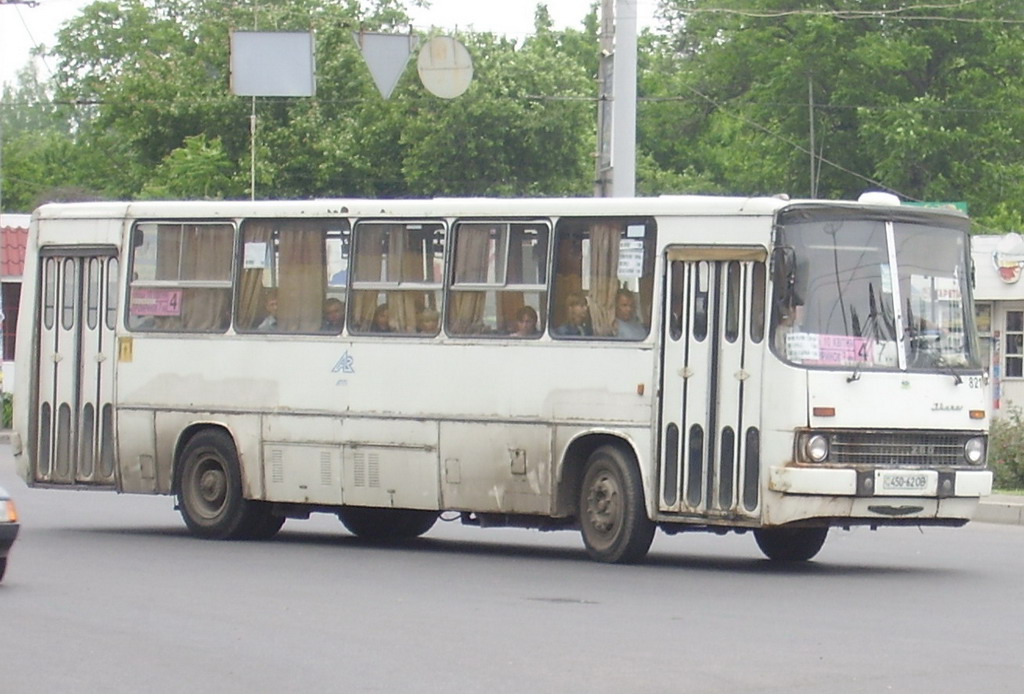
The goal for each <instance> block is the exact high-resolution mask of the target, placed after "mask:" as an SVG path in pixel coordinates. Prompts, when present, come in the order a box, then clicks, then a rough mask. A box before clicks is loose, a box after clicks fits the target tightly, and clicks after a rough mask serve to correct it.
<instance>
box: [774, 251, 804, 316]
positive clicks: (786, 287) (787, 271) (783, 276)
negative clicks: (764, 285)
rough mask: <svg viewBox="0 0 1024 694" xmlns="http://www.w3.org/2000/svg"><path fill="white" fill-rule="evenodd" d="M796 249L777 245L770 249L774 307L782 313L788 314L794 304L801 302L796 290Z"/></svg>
mask: <svg viewBox="0 0 1024 694" xmlns="http://www.w3.org/2000/svg"><path fill="white" fill-rule="evenodd" d="M796 267H797V261H796V251H795V250H793V249H792V248H791V247H789V246H779V247H777V248H775V249H774V250H773V251H772V266H771V271H772V284H774V285H775V289H774V296H775V307H776V310H778V311H779V312H780V313H781V314H782V315H789V312H790V310H792V308H793V307H794V306H799V305H800V304H802V303H803V299H802V298H801V297H799V296H797V291H796Z"/></svg>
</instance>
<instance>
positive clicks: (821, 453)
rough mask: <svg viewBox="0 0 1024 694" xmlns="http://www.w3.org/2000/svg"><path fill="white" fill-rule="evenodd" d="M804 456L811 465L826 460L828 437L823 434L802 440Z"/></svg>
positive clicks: (812, 435)
mask: <svg viewBox="0 0 1024 694" xmlns="http://www.w3.org/2000/svg"><path fill="white" fill-rule="evenodd" d="M804 456H806V458H807V460H809V461H811V462H812V463H822V462H824V461H825V460H827V459H828V437H827V436H824V435H823V434H811V435H810V436H808V437H807V438H805V439H804Z"/></svg>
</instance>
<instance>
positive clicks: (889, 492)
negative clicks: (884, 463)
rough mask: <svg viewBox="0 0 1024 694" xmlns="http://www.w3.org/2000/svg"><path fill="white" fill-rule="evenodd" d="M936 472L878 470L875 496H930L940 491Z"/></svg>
mask: <svg viewBox="0 0 1024 694" xmlns="http://www.w3.org/2000/svg"><path fill="white" fill-rule="evenodd" d="M938 482H939V475H938V473H937V472H935V471H934V470H876V471H875V494H877V495H880V496H930V495H933V494H935V493H936V491H937V490H938Z"/></svg>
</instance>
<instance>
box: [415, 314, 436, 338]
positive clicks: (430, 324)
mask: <svg viewBox="0 0 1024 694" xmlns="http://www.w3.org/2000/svg"><path fill="white" fill-rule="evenodd" d="M440 324H441V314H440V313H438V312H437V311H435V310H434V309H432V308H427V309H423V310H422V311H420V314H419V315H418V316H417V317H416V332H417V333H419V334H420V335H437V329H438V326H439V325H440Z"/></svg>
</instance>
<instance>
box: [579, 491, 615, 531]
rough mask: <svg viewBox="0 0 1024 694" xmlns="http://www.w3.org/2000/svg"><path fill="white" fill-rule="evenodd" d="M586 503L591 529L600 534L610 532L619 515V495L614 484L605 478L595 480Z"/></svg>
mask: <svg viewBox="0 0 1024 694" xmlns="http://www.w3.org/2000/svg"><path fill="white" fill-rule="evenodd" d="M588 501H589V503H588V504H587V506H588V508H587V510H588V515H589V516H590V524H591V527H593V528H594V529H595V530H597V531H598V532H602V533H607V532H609V531H611V530H612V529H613V528H614V527H615V523H616V521H617V520H618V515H619V503H618V502H619V493H618V488H617V487H616V486H615V484H614V483H613V482H612V481H611V480H610V479H608V478H607V477H602V478H600V479H597V480H595V481H594V484H593V485H592V486H591V488H590V495H589V497H588Z"/></svg>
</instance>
